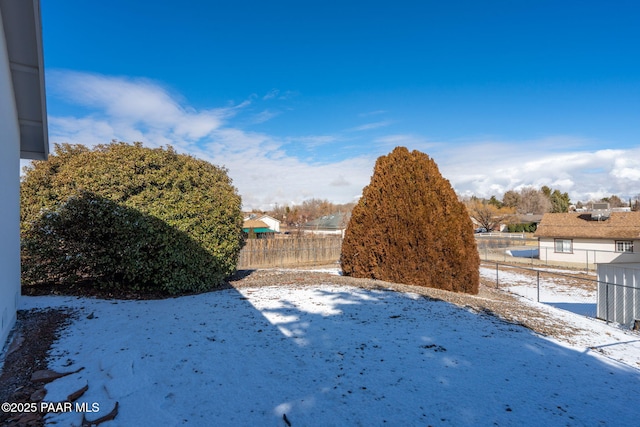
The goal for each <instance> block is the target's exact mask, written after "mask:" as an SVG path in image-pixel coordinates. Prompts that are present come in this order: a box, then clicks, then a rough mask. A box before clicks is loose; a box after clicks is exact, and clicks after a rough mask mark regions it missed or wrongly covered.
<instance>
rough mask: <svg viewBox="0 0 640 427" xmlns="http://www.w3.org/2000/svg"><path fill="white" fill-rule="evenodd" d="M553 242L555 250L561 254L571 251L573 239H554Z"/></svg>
mask: <svg viewBox="0 0 640 427" xmlns="http://www.w3.org/2000/svg"><path fill="white" fill-rule="evenodd" d="M554 243H555V247H556V252H560V253H563V254H571V253H573V240H569V239H555V241H554Z"/></svg>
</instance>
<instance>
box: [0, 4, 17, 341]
mask: <svg viewBox="0 0 640 427" xmlns="http://www.w3.org/2000/svg"><path fill="white" fill-rule="evenodd" d="M0 13H1V12H0ZM4 34H5V33H4V28H3V27H2V16H0V129H1V132H2V135H0V348H1V347H2V345H3V344H4V342H5V341H6V339H7V336H8V334H9V331H10V330H11V328H12V327H13V324H14V323H15V318H16V308H17V306H18V299H19V297H20V127H19V125H18V114H17V110H16V105H15V102H14V99H15V98H14V94H13V84H12V80H11V72H10V68H9V57H8V54H7V47H6V46H7V45H6V41H5V35H4Z"/></svg>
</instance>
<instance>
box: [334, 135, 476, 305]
mask: <svg viewBox="0 0 640 427" xmlns="http://www.w3.org/2000/svg"><path fill="white" fill-rule="evenodd" d="M341 265H342V271H343V273H344V274H345V275H348V276H354V277H364V278H373V279H379V280H385V281H390V282H396V283H404V284H409V285H418V286H427V287H432V288H439V289H445V290H450V291H456V292H467V293H473V294H475V293H477V292H478V283H479V265H480V259H479V256H478V252H477V249H476V243H475V239H474V236H473V224H472V223H471V219H470V218H469V214H468V213H467V210H466V208H465V206H464V205H463V204H462V203H461V202H460V201H459V200H458V198H457V196H456V194H455V191H454V190H453V188H452V187H451V184H450V183H449V181H447V180H446V179H444V178H443V177H442V176H441V175H440V172H439V170H438V167H437V165H436V163H435V162H434V161H433V160H432V159H431V158H429V156H427V155H426V154H424V153H421V152H419V151H413V152H409V150H407V149H406V148H404V147H397V148H395V149H394V150H393V151H392V152H391V153H390V154H389V155H387V156H382V157H380V158H378V160H377V162H376V165H375V169H374V172H373V176H372V178H371V183H370V184H369V185H368V186H367V187H365V188H364V190H363V192H362V197H361V198H360V200H359V202H358V204H357V205H356V207H355V208H354V209H353V212H352V215H351V220H350V222H349V225H348V226H347V229H346V231H345V237H344V241H343V244H342V255H341Z"/></svg>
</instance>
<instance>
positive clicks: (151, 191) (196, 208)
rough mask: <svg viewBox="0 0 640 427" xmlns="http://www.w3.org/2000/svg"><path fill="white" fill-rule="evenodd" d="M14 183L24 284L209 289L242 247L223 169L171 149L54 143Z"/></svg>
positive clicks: (235, 200)
mask: <svg viewBox="0 0 640 427" xmlns="http://www.w3.org/2000/svg"><path fill="white" fill-rule="evenodd" d="M25 172H26V173H25V175H24V177H23V180H22V183H21V232H22V240H23V245H22V264H23V284H24V285H34V284H39V283H65V284H73V283H93V284H97V285H99V286H101V287H106V288H123V287H124V288H127V289H132V290H144V291H150V292H162V293H166V294H173V295H175V294H178V293H184V292H196V291H203V290H206V289H212V288H215V287H217V286H219V285H221V284H222V283H223V282H224V279H225V278H226V277H228V276H229V275H231V274H233V272H234V271H235V268H236V264H237V260H238V255H239V252H240V249H241V247H242V237H241V233H242V214H241V199H240V196H239V195H238V194H237V191H236V189H235V188H234V187H233V186H232V184H231V180H230V178H229V177H228V175H227V171H226V170H225V169H224V168H220V167H217V166H214V165H212V164H210V163H207V162H205V161H202V160H197V159H195V158H193V157H191V156H187V155H182V154H178V153H176V152H175V150H174V149H173V148H171V147H168V148H166V149H164V148H155V149H151V148H145V147H143V146H142V144H140V143H134V144H126V143H122V142H120V143H112V144H106V145H99V146H97V147H95V148H94V149H89V148H87V147H84V146H82V145H69V144H63V145H56V148H55V153H54V154H52V155H51V156H50V157H49V160H47V161H42V162H34V164H33V165H32V166H31V167H28V168H27V169H26V171H25Z"/></svg>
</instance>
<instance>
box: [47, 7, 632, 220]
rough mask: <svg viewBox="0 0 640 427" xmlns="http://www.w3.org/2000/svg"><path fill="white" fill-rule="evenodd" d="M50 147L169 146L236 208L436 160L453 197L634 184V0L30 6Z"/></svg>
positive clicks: (628, 191) (346, 188) (581, 193)
mask: <svg viewBox="0 0 640 427" xmlns="http://www.w3.org/2000/svg"><path fill="white" fill-rule="evenodd" d="M41 2H42V20H43V37H44V52H45V68H46V83H47V97H48V98H47V103H48V113H49V133H50V139H51V141H52V142H71V143H83V144H86V145H94V144H98V143H107V142H109V141H111V140H112V139H117V140H122V141H127V142H132V141H142V142H143V143H145V144H146V145H148V146H160V145H167V144H171V145H173V146H174V147H176V148H177V149H178V150H179V151H181V152H185V153H190V154H192V155H194V156H196V157H199V158H202V159H205V160H208V161H211V162H212V163H214V164H217V165H221V166H225V167H226V168H228V170H229V174H230V176H231V177H232V178H233V180H234V184H235V185H236V187H237V188H238V190H239V192H240V194H241V196H242V198H243V203H244V207H245V208H246V209H251V208H262V209H269V208H271V207H272V206H273V204H275V203H278V204H292V203H296V204H297V203H301V202H302V201H303V200H305V199H309V198H312V197H315V198H322V199H329V200H330V201H333V202H336V203H345V202H349V201H354V200H355V199H356V198H357V197H358V195H359V194H360V192H361V190H362V187H364V186H365V185H367V184H368V183H369V179H370V176H371V173H372V171H373V166H374V164H375V159H376V158H377V157H378V156H380V155H383V154H387V153H388V152H389V151H391V150H392V149H393V148H394V147H395V146H398V145H403V146H406V147H408V148H409V149H417V150H420V151H423V152H425V153H427V154H428V155H430V156H431V157H432V158H433V159H434V160H435V161H436V162H437V163H438V166H439V167H440V171H441V172H442V174H443V175H444V176H445V178H447V179H449V180H450V181H451V183H452V185H453V186H454V188H455V189H456V191H457V192H458V193H459V194H462V195H471V194H475V195H478V196H486V197H488V196H491V195H496V196H497V197H501V196H502V194H503V193H504V192H505V191H506V190H509V189H519V188H522V187H524V186H530V185H533V186H536V187H540V186H542V185H548V186H550V187H552V188H554V189H555V188H557V189H559V190H561V191H563V192H564V191H566V192H568V193H569V195H570V196H571V198H572V200H573V201H574V202H575V201H578V200H581V201H587V200H589V199H592V198H600V197H603V196H609V195H611V194H617V195H619V196H621V197H625V198H627V197H635V196H636V195H638V194H640V185H639V184H640V52H639V50H640V48H639V46H640V26H638V25H637V16H638V15H639V14H640V4H638V3H637V2H635V1H618V2H615V3H607V2H601V1H562V2H558V1H537V2H524V1H512V0H509V1H506V0H505V1H500V0H495V1H483V2H478V1H449V2H442V1H404V0H399V1H394V2H377V1H367V2H363V1H347V0H343V1H270V2H265V1H233V2H220V1H201V0H189V1H185V2H181V3H178V2H175V1H173V2H169V1H164V0H156V1H153V2H152V1H146V0H139V1H130V0H129V1H121V0H112V1H110V2H93V1H90V2H88V1H86V0H85V1H80V0H65V1H64V2H59V1H54V0H41Z"/></svg>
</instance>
